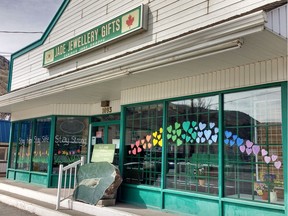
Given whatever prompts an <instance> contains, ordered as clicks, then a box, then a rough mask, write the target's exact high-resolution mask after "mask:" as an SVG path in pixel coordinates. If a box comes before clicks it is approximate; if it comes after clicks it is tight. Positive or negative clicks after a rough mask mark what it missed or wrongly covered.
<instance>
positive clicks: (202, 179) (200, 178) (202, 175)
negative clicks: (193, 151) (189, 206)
mask: <svg viewBox="0 0 288 216" xmlns="http://www.w3.org/2000/svg"><path fill="white" fill-rule="evenodd" d="M197 170H198V171H197V176H198V182H199V185H200V186H205V168H204V167H203V166H202V165H201V166H199V167H198V169H197Z"/></svg>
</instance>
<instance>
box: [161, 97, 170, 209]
mask: <svg viewBox="0 0 288 216" xmlns="http://www.w3.org/2000/svg"><path fill="white" fill-rule="evenodd" d="M162 112H163V113H162V116H163V118H162V128H167V120H166V119H167V114H168V103H167V102H164V103H163V111H162ZM166 141H167V130H163V133H162V142H163V143H162V164H161V172H162V175H161V184H160V188H161V200H162V203H161V209H164V208H165V199H164V192H163V189H165V188H166V170H167V146H166Z"/></svg>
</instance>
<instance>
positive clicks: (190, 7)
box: [11, 0, 277, 90]
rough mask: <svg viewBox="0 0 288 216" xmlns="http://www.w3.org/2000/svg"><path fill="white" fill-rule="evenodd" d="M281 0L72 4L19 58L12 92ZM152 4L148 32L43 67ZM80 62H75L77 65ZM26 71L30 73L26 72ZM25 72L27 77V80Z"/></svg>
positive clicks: (79, 1)
mask: <svg viewBox="0 0 288 216" xmlns="http://www.w3.org/2000/svg"><path fill="white" fill-rule="evenodd" d="M271 2H277V0H253V1H248V0H245V1H240V0H223V1H220V0H218V1H216V0H209V1H208V0H193V1H191V0H183V1H182V0H181V1H178V0H168V1H167V0H166V1H164V0H157V1H148V0H124V1H123V0H109V1H101V0H89V1H84V0H71V1H70V4H69V5H68V7H67V8H66V9H65V11H64V13H63V14H62V16H61V17H60V19H59V20H58V22H57V24H56V26H55V27H54V29H53V30H52V31H51V33H50V35H49V36H48V38H47V40H46V41H45V42H44V44H43V45H42V46H41V47H38V48H35V49H34V50H32V51H30V52H29V53H27V54H24V55H23V56H21V57H19V58H17V59H15V61H14V66H13V68H14V70H13V75H12V86H11V89H12V90H15V89H19V88H22V87H25V86H26V85H30V84H33V83H37V82H40V81H43V80H46V79H49V78H51V77H52V76H55V75H57V74H59V73H65V72H67V71H68V70H71V69H74V68H75V67H76V64H77V65H78V66H79V67H81V66H83V65H87V64H89V63H92V62H98V61H101V60H104V59H109V58H112V57H114V56H117V55H120V54H123V53H125V52H129V51H133V50H137V49H140V48H141V47H144V46H148V45H151V44H153V43H156V42H159V41H162V40H165V39H168V38H170V37H173V36H177V35H180V34H183V33H185V32H188V31H191V30H195V29H198V28H201V27H205V26H206V25H211V24H213V23H215V22H219V21H221V20H225V19H228V18H230V17H233V16H235V15H239V14H242V13H245V12H247V11H250V10H253V9H254V8H257V7H261V6H263V5H266V4H268V3H271ZM140 3H144V4H145V3H148V6H149V16H150V17H149V27H148V31H147V32H144V33H142V34H139V35H134V36H133V37H130V38H128V39H124V40H121V41H118V42H117V43H113V44H110V45H107V46H105V48H100V49H96V50H95V51H94V52H92V53H87V54H85V55H83V56H77V57H76V58H72V59H70V60H68V61H66V62H63V63H62V64H60V65H58V66H55V67H52V68H50V69H49V70H47V69H45V68H42V58H43V57H42V55H43V52H44V50H46V49H48V48H50V47H53V46H55V45H57V44H59V43H61V42H64V41H66V40H68V39H70V38H72V37H74V36H76V35H79V34H80V33H83V32H85V31H87V30H88V29H91V28H93V27H95V26H97V25H99V24H101V23H103V22H104V21H107V20H109V19H111V18H113V17H115V16H117V15H119V14H121V13H123V12H124V11H126V10H128V9H131V8H133V7H135V6H138V5H139V4H140ZM76 62H77V63H76ZM27 67H28V68H29V71H28V72H27ZM23 74H25V75H24V76H23Z"/></svg>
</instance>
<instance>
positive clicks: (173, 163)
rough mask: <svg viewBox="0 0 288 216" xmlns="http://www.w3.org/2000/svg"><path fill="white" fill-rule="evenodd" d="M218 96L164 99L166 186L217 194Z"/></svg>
mask: <svg viewBox="0 0 288 216" xmlns="http://www.w3.org/2000/svg"><path fill="white" fill-rule="evenodd" d="M218 110H219V107H218V96H213V97H205V98H196V99H186V100H180V101H172V102H169V103H168V113H167V159H168V168H169V170H168V172H167V174H166V187H167V188H170V189H177V190H186V191H193V192H201V193H209V194H214V195H217V194H218V132H219V129H218Z"/></svg>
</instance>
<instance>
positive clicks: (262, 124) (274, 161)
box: [223, 88, 284, 204]
mask: <svg viewBox="0 0 288 216" xmlns="http://www.w3.org/2000/svg"><path fill="white" fill-rule="evenodd" d="M224 124H225V125H224V126H225V129H224V131H223V132H224V146H225V148H224V155H225V161H224V165H225V196H227V197H233V198H238V199H247V200H255V201H260V202H268V203H274V204H283V203H284V201H283V199H284V197H283V194H284V190H283V187H284V186H283V183H284V180H283V150H282V129H281V128H282V118H281V89H280V88H270V89H261V90H254V91H247V92H240V93H233V94H226V95H224Z"/></svg>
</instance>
